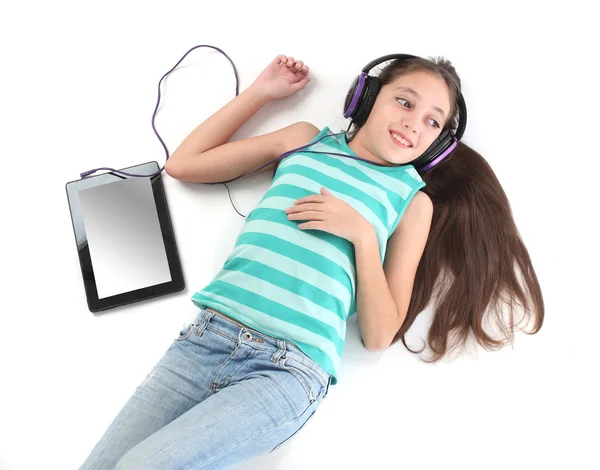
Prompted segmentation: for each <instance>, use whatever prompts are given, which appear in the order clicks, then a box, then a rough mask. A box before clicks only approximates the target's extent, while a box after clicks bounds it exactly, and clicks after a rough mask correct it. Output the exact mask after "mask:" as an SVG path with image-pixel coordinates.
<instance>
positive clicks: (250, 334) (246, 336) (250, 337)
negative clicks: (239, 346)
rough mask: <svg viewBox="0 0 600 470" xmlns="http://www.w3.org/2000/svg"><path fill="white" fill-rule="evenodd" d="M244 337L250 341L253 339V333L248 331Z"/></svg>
mask: <svg viewBox="0 0 600 470" xmlns="http://www.w3.org/2000/svg"><path fill="white" fill-rule="evenodd" d="M242 338H244V339H245V340H246V341H250V340H251V339H252V333H250V332H248V331H246V332H245V333H244V334H243V335H242Z"/></svg>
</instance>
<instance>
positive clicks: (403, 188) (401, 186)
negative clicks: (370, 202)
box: [315, 142, 412, 199]
mask: <svg viewBox="0 0 600 470" xmlns="http://www.w3.org/2000/svg"><path fill="white" fill-rule="evenodd" d="M315 150H318V151H320V152H321V151H322V152H338V153H339V152H340V149H338V148H335V147H331V146H330V145H327V144H323V143H322V142H319V143H318V144H316V145H315ZM331 157H332V158H337V159H339V161H341V162H343V163H345V164H346V165H348V166H352V167H354V168H357V169H359V170H361V171H363V173H365V174H366V175H367V176H368V177H369V178H371V179H372V180H374V181H377V182H378V183H379V184H381V185H382V186H384V187H386V188H389V189H390V190H391V191H393V192H396V193H398V194H399V195H400V197H402V198H403V199H406V198H407V197H408V196H409V195H410V191H411V189H412V188H411V187H410V186H409V185H408V184H406V183H405V182H403V181H400V180H398V179H396V178H393V177H391V176H387V175H386V174H385V172H381V171H378V170H375V169H373V168H369V167H368V166H366V165H362V164H361V163H360V162H359V161H356V160H354V159H353V158H344V157H339V156H337V155H331ZM399 169H401V168H399ZM404 170H405V171H406V169H404Z"/></svg>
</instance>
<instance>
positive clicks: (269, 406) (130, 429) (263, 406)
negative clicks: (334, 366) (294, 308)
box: [80, 309, 331, 470]
mask: <svg viewBox="0 0 600 470" xmlns="http://www.w3.org/2000/svg"><path fill="white" fill-rule="evenodd" d="M330 383H331V376H330V375H329V374H328V373H327V372H326V371H325V370H324V369H323V368H322V367H321V366H320V365H319V364H317V363H316V362H315V361H313V360H312V359H311V358H310V357H308V356H307V355H306V354H304V353H303V352H302V351H301V350H300V349H299V348H298V347H297V346H296V345H295V344H293V343H291V342H289V341H284V340H281V339H277V338H273V337H271V336H267V335H265V334H263V333H260V332H258V331H256V330H253V329H251V328H247V327H242V326H239V325H238V324H236V323H235V322H234V321H233V320H232V319H230V318H229V317H226V316H222V315H220V314H219V315H217V314H216V313H215V312H214V310H211V309H201V310H200V312H199V313H198V316H197V317H196V320H195V321H194V322H193V323H192V324H190V325H187V326H185V327H184V328H183V329H182V330H181V331H180V333H179V337H178V338H176V339H175V340H174V341H173V343H172V344H171V346H170V347H169V349H168V350H167V351H166V352H165V355H164V356H163V357H162V358H161V360H160V361H159V362H158V363H157V364H156V365H155V366H154V368H153V369H152V371H151V372H150V373H149V374H148V376H147V377H146V378H145V379H144V381H143V382H142V383H141V384H140V385H139V386H138V387H137V388H136V390H135V392H134V393H133V395H132V396H131V397H130V398H129V400H128V401H127V403H126V404H125V406H124V407H123V409H122V410H121V411H120V412H119V413H118V414H117V416H116V417H115V419H114V420H113V422H112V423H111V424H110V426H109V427H108V429H107V430H106V431H105V433H104V435H103V436H102V438H101V439H100V441H99V442H98V443H97V444H96V446H95V447H94V448H93V449H92V451H91V453H90V455H89V456H88V458H87V459H86V461H85V462H84V463H83V465H82V466H81V467H80V469H95V470H100V469H119V470H122V469H126V470H136V469H144V470H154V469H162V470H166V469H178V470H184V469H185V470H192V469H193V470H201V469H211V470H217V469H227V468H232V467H233V466H236V465H238V464H240V463H242V462H245V461H247V460H249V459H250V458H252V457H254V456H258V455H264V454H268V453H270V452H272V451H273V450H275V449H277V448H279V447H280V446H281V445H282V444H283V443H285V442H286V441H287V440H288V439H290V438H291V437H292V436H294V434H296V432H298V431H299V430H300V429H301V428H302V427H303V426H304V425H305V424H306V422H307V421H308V420H309V419H310V418H311V417H312V416H313V414H314V412H315V411H316V410H317V408H318V407H319V405H320V404H321V402H322V400H323V399H324V398H325V396H326V395H327V392H328V390H329V384H330Z"/></svg>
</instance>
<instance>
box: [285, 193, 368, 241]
mask: <svg viewBox="0 0 600 470" xmlns="http://www.w3.org/2000/svg"><path fill="white" fill-rule="evenodd" d="M284 212H285V213H286V214H288V220H308V221H309V222H304V223H302V224H299V225H298V228H299V229H317V230H323V231H325V232H329V233H332V234H334V235H337V236H338V237H342V238H345V239H346V240H348V241H349V242H351V243H355V242H356V241H357V240H359V239H360V237H362V236H364V234H365V233H368V230H371V229H373V226H372V225H371V223H370V222H369V221H368V220H367V219H365V218H364V217H363V216H362V215H361V214H360V213H359V212H357V211H356V209H354V208H353V207H352V206H351V205H350V204H348V203H347V202H346V201H343V200H342V199H338V198H337V197H335V196H334V195H333V194H331V193H330V192H329V191H328V190H327V189H326V188H325V187H323V188H321V194H313V195H310V196H305V197H302V198H300V199H298V200H297V201H295V202H294V206H291V207H288V208H287V209H285V211H284Z"/></svg>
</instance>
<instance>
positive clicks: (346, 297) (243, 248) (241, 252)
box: [228, 244, 352, 312]
mask: <svg viewBox="0 0 600 470" xmlns="http://www.w3.org/2000/svg"><path fill="white" fill-rule="evenodd" d="M230 258H244V259H249V260H252V261H257V260H258V262H260V263H262V264H264V265H267V266H269V267H270V268H273V269H276V270H277V271H281V272H283V273H285V274H287V275H289V276H292V277H296V278H298V279H302V280H303V281H304V282H306V283H307V284H310V285H312V286H313V287H316V288H318V289H320V290H322V291H324V292H326V293H328V294H329V295H331V296H332V297H334V298H336V299H338V300H339V301H340V302H341V303H342V304H343V306H344V312H348V311H349V310H350V305H351V303H352V294H351V293H350V292H349V291H348V288H347V287H346V286H344V284H342V283H341V282H340V281H338V280H337V279H335V278H333V277H329V276H327V275H326V274H323V273H322V272H321V271H319V270H317V269H315V268H312V267H310V266H307V265H306V264H303V263H300V262H299V261H296V260H295V259H292V258H288V257H287V256H283V255H280V254H279V253H277V252H275V251H270V250H268V249H266V248H263V247H262V246H256V245H246V244H241V245H238V246H236V247H235V248H234V249H233V251H232V253H231V254H230V255H229V258H228V259H230Z"/></svg>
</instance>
